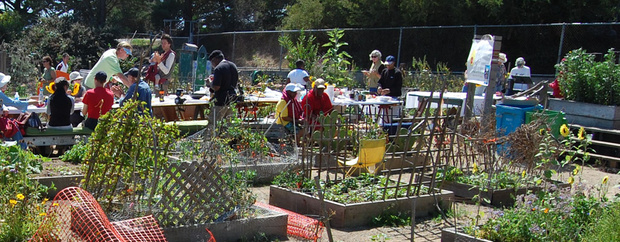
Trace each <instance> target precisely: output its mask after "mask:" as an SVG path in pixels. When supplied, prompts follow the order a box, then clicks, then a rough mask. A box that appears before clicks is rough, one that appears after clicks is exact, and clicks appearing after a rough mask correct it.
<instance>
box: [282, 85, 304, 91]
mask: <svg viewBox="0 0 620 242" xmlns="http://www.w3.org/2000/svg"><path fill="white" fill-rule="evenodd" d="M284 90H287V91H289V92H298V91H301V87H300V86H299V85H297V84H296V83H289V84H286V87H285V88H284Z"/></svg>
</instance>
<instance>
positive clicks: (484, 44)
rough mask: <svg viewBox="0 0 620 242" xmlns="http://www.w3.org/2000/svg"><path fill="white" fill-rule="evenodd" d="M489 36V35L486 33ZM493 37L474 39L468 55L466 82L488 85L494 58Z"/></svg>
mask: <svg viewBox="0 0 620 242" xmlns="http://www.w3.org/2000/svg"><path fill="white" fill-rule="evenodd" d="M486 36H489V35H485V37H486ZM493 43H494V41H493V37H491V38H490V39H488V38H483V39H480V40H477V39H474V40H473V43H472V45H471V50H470V51H469V56H468V57H467V64H466V65H467V80H466V82H469V83H475V84H478V85H483V86H487V85H488V84H489V75H490V72H491V61H492V60H493Z"/></svg>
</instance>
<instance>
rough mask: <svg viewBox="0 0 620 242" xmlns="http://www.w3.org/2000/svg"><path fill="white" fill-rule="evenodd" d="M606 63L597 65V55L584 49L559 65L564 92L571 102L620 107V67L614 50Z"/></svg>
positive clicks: (561, 87)
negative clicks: (595, 57)
mask: <svg viewBox="0 0 620 242" xmlns="http://www.w3.org/2000/svg"><path fill="white" fill-rule="evenodd" d="M603 59H604V60H603V61H601V62H597V61H595V60H594V55H593V54H589V53H586V50H584V49H581V48H580V49H576V50H572V51H569V52H568V54H566V56H565V57H564V58H563V59H562V61H561V62H560V63H559V64H557V65H555V69H556V70H557V80H558V82H559V84H560V89H561V90H562V93H563V94H564V96H565V98H566V99H567V100H573V101H577V102H585V103H593V104H601V105H620V65H619V64H616V60H617V56H616V53H615V52H614V49H609V50H608V51H607V54H605V56H604V58H603Z"/></svg>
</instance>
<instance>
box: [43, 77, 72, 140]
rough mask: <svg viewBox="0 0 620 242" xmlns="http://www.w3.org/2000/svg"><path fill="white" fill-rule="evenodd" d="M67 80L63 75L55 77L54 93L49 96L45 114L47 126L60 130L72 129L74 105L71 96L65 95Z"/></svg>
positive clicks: (67, 87) (67, 85)
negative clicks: (47, 118) (47, 116)
mask: <svg viewBox="0 0 620 242" xmlns="http://www.w3.org/2000/svg"><path fill="white" fill-rule="evenodd" d="M67 89H69V82H68V81H67V79H65V78H64V77H59V78H56V81H55V84H54V93H53V94H52V96H50V98H49V105H47V114H48V115H49V122H48V123H47V128H49V129H60V130H73V126H72V125H71V114H72V113H73V108H74V106H75V100H74V99H73V97H71V96H68V95H67Z"/></svg>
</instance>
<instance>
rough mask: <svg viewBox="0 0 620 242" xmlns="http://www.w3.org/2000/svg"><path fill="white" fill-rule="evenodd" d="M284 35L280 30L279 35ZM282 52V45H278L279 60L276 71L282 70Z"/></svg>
mask: <svg viewBox="0 0 620 242" xmlns="http://www.w3.org/2000/svg"><path fill="white" fill-rule="evenodd" d="M283 36H284V31H281V32H280V37H283ZM282 52H284V47H282V45H280V62H279V64H278V72H282Z"/></svg>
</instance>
